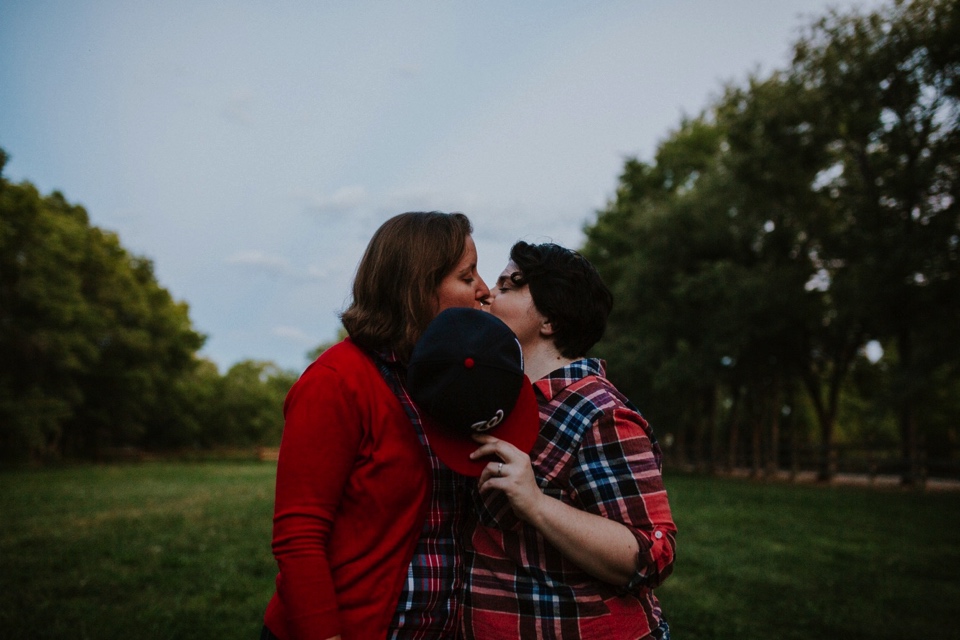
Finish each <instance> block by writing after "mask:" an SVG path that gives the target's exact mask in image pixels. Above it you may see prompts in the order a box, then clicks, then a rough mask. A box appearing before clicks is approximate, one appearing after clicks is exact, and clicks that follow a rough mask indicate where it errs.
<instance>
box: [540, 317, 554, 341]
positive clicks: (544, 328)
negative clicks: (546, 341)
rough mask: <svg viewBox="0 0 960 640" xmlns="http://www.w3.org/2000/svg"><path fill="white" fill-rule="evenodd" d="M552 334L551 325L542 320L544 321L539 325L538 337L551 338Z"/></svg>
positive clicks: (547, 321)
mask: <svg viewBox="0 0 960 640" xmlns="http://www.w3.org/2000/svg"><path fill="white" fill-rule="evenodd" d="M553 332H554V329H553V323H552V322H550V321H549V320H547V319H544V321H543V322H542V323H540V335H541V336H543V337H545V338H547V337H550V336H552V335H553Z"/></svg>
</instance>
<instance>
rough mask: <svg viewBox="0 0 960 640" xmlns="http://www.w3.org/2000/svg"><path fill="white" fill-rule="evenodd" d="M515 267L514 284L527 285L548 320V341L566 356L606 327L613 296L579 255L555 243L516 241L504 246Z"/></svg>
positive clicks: (581, 351) (583, 350)
mask: <svg viewBox="0 0 960 640" xmlns="http://www.w3.org/2000/svg"><path fill="white" fill-rule="evenodd" d="M510 259H511V260H512V261H513V262H514V263H515V264H516V265H517V268H518V269H519V272H518V273H517V274H514V276H513V277H512V278H511V279H512V281H513V283H514V285H515V286H517V287H523V286H529V287H530V296H531V297H532V298H533V304H534V305H536V307H537V311H539V312H540V313H542V314H543V315H544V316H546V317H547V320H549V321H550V324H551V325H553V331H554V333H553V341H554V344H555V345H556V346H557V349H558V350H559V351H560V353H561V354H562V355H563V356H564V357H566V358H579V357H582V356H585V355H586V354H587V350H588V349H590V347H592V346H593V345H595V344H596V343H597V342H598V341H599V340H600V338H602V337H603V332H604V331H605V330H606V328H607V316H609V315H610V310H611V309H613V295H612V294H611V293H610V290H609V289H608V288H607V285H605V284H604V283H603V280H602V279H601V278H600V274H599V273H597V269H596V268H595V267H594V266H593V265H592V264H590V261H589V260H587V259H586V258H584V257H583V256H582V255H580V254H579V253H577V252H576V251H573V250H571V249H567V248H565V247H561V246H560V245H557V244H552V243H544V244H536V245H534V244H529V243H526V242H523V241H520V242H518V243H516V244H515V245H513V247H512V248H511V249H510Z"/></svg>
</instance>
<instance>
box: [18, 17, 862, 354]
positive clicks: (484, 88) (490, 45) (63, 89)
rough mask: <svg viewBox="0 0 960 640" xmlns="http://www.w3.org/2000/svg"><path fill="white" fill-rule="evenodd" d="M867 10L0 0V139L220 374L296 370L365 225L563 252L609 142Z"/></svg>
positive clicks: (332, 329) (601, 187) (613, 179)
mask: <svg viewBox="0 0 960 640" xmlns="http://www.w3.org/2000/svg"><path fill="white" fill-rule="evenodd" d="M878 5H879V2H877V1H869V0H865V1H863V2H842V1H841V2H827V1H826V0H723V1H716V0H677V1H674V2H669V3H667V2H653V1H649V0H634V1H633V2H625V1H621V0H611V1H609V2H583V1H580V2H574V1H563V0H558V1H556V2H541V1H528V2H516V1H513V2H502V1H492V2H483V3H477V2H472V3H467V2H423V1H417V0H412V1H407V2H403V3H388V2H367V1H363V0H360V1H354V2H342V3H341V2H337V3H334V2H328V1H320V2H297V1H292V0H291V1H287V2H282V1H280V2H276V1H275V2H266V1H259V2H254V1H245V0H239V1H236V2H231V3H224V2H210V1H205V0H196V1H191V2H187V1H184V0H170V1H168V2H159V3H149V2H145V1H134V0H127V1H123V2H121V1H113V0H103V1H95V0H92V1H89V2H76V1H67V0H4V2H2V3H0V59H2V60H3V61H4V62H3V64H2V65H0V147H2V148H3V149H4V150H5V151H6V152H7V153H8V154H9V155H10V156H11V160H10V162H9V163H8V165H7V168H6V170H5V175H6V177H7V178H8V179H10V180H13V181H20V180H29V181H30V182H33V183H34V184H35V185H37V187H38V188H39V189H40V190H41V191H42V192H44V193H48V192H50V191H52V190H54V189H59V190H61V191H62V192H63V193H64V194H65V196H66V197H67V199H68V200H70V201H71V202H75V203H78V204H81V205H83V206H84V207H86V209H87V211H88V212H89V214H90V216H91V219H92V221H93V223H94V224H96V225H97V226H100V227H102V228H105V229H109V230H111V231H115V232H117V233H118V234H119V236H120V239H121V242H122V243H123V245H124V246H125V247H127V248H128V249H129V250H131V251H132V252H133V253H135V254H138V255H142V256H146V257H148V258H150V259H152V260H153V261H154V264H155V267H156V273H157V276H158V279H159V280H160V282H161V284H162V285H163V286H165V287H166V288H167V289H169V290H170V292H171V293H172V294H173V296H174V297H175V298H177V299H179V300H184V301H186V302H187V303H188V304H189V305H190V314H191V318H192V320H193V323H194V325H195V327H196V328H197V329H198V330H199V331H201V332H203V333H205V334H207V335H208V341H207V345H206V346H205V348H204V350H203V352H202V353H203V355H205V356H207V357H209V358H211V359H212V360H213V361H214V362H216V363H217V364H218V365H219V366H220V368H221V370H225V369H226V368H227V367H229V366H230V365H231V364H233V363H235V362H237V361H239V360H242V359H246V358H253V359H258V360H272V361H274V362H276V363H277V364H279V365H280V366H282V367H284V368H288V369H295V370H298V371H299V370H300V369H302V368H303V367H304V366H305V365H306V360H305V353H306V352H307V351H308V350H309V349H311V348H312V347H314V346H316V345H317V344H318V343H320V342H325V341H329V340H331V339H333V338H334V336H335V334H336V331H337V327H338V326H339V321H338V319H337V312H338V311H339V310H341V309H342V308H343V307H344V304H345V302H346V301H347V298H348V295H349V287H350V281H351V278H352V275H353V271H354V269H355V267H356V263H357V261H358V260H359V258H360V255H361V254H362V252H363V248H364V247H365V245H366V242H367V240H368V239H369V237H370V235H371V233H372V232H373V230H374V229H375V228H376V227H377V226H378V225H379V224H380V223H381V222H382V221H383V220H386V219H387V218H388V217H390V216H391V215H393V214H395V213H399V212H402V211H409V210H434V209H436V210H444V211H463V212H464V213H466V214H467V215H469V216H470V218H471V220H472V221H473V223H474V227H475V234H474V237H475V239H476V241H477V247H478V251H479V256H480V265H479V267H480V273H481V275H482V276H483V277H484V278H485V279H487V281H488V283H489V282H492V281H493V280H494V279H495V277H496V275H497V273H499V271H500V269H501V268H502V267H503V264H504V262H505V260H506V255H507V251H508V249H509V247H510V245H511V244H512V243H513V242H514V241H516V240H517V239H525V240H532V241H543V240H552V241H555V242H559V243H561V244H564V245H567V246H571V247H578V246H579V245H580V244H581V243H582V241H583V235H582V228H583V225H584V224H585V223H587V222H590V221H592V220H593V219H594V217H595V212H596V210H597V209H600V208H602V207H603V206H604V204H605V203H606V202H607V200H608V199H609V198H611V197H613V195H614V190H615V188H616V184H617V177H618V176H619V174H620V171H621V169H622V167H623V162H624V159H625V158H627V157H630V156H638V157H640V158H641V159H645V160H648V159H650V156H651V155H652V153H653V151H654V150H655V148H656V145H657V143H658V142H659V141H660V140H662V139H663V138H664V137H665V136H667V135H668V134H669V132H670V131H671V130H672V129H673V128H675V127H676V126H677V124H678V123H679V122H680V119H681V118H682V116H683V115H684V114H688V115H695V114H697V113H699V112H700V111H701V110H702V109H703V108H704V107H705V106H706V105H707V104H708V102H709V100H710V98H711V97H712V96H714V95H716V94H718V93H719V92H720V91H721V90H722V86H723V83H724V82H730V81H732V82H738V83H739V82H743V81H744V80H745V79H746V77H747V75H748V74H749V73H750V72H755V71H760V72H761V73H765V72H768V71H770V70H772V69H774V68H782V67H785V66H786V64H787V63H788V59H789V51H790V44H791V43H792V42H793V41H794V40H795V39H796V37H797V35H798V29H800V28H801V27H802V26H804V25H806V24H808V23H809V22H810V19H811V18H812V17H813V16H818V15H821V14H822V13H823V12H824V11H825V9H826V8H827V7H829V6H835V7H839V8H842V9H849V8H851V7H854V6H860V7H865V8H868V9H869V8H871V7H876V6H878Z"/></svg>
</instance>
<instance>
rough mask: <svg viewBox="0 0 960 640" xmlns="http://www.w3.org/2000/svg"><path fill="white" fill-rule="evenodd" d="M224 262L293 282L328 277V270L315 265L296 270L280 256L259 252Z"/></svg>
mask: <svg viewBox="0 0 960 640" xmlns="http://www.w3.org/2000/svg"><path fill="white" fill-rule="evenodd" d="M226 262H227V264H232V265H239V266H241V267H250V268H252V269H254V270H257V271H261V272H263V273H266V274H268V275H271V276H273V277H280V278H285V279H289V280H295V281H321V280H325V279H326V278H328V277H329V275H330V271H329V269H321V268H320V267H317V266H316V265H308V266H307V267H305V268H298V267H295V266H294V265H293V264H292V263H291V262H290V261H289V260H287V259H286V258H284V257H282V256H275V255H270V254H267V253H265V252H263V251H260V250H252V251H241V252H239V253H235V254H233V255H232V256H230V257H229V258H227V260H226Z"/></svg>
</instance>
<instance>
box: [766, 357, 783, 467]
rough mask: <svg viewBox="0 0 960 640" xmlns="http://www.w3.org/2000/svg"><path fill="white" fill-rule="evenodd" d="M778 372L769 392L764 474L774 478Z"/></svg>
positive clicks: (777, 463)
mask: <svg viewBox="0 0 960 640" xmlns="http://www.w3.org/2000/svg"><path fill="white" fill-rule="evenodd" d="M781 384H782V383H781V377H780V372H779V371H777V372H776V373H774V374H773V388H772V389H771V390H770V403H769V404H770V442H769V447H768V449H767V468H766V474H767V475H768V476H770V477H775V476H776V475H777V471H778V470H779V469H780V391H781V389H780V386H781Z"/></svg>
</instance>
